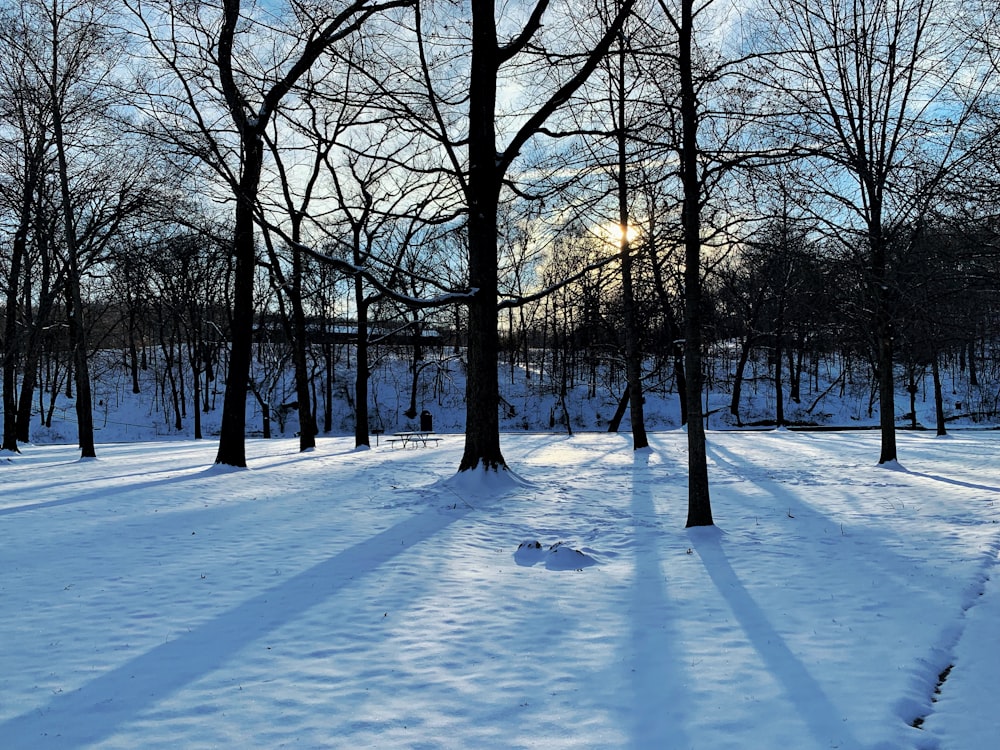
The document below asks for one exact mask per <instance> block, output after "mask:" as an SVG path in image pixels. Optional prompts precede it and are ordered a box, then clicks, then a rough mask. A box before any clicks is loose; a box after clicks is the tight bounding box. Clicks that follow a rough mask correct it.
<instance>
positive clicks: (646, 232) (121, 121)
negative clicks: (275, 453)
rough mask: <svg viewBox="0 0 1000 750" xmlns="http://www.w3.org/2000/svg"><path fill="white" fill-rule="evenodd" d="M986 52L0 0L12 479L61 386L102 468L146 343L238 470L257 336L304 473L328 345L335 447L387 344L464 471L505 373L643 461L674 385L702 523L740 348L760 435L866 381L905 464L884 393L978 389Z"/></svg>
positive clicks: (931, 9)
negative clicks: (104, 417)
mask: <svg viewBox="0 0 1000 750" xmlns="http://www.w3.org/2000/svg"><path fill="white" fill-rule="evenodd" d="M998 29H1000V20H998V16H997V11H996V7H995V4H994V3H990V2H986V0H974V1H973V2H968V1H965V2H959V1H958V0H930V1H928V0H833V2H830V1H829V0H825V1H824V2H817V1H816V0H791V1H788V0H759V1H758V2H754V3H747V4H743V6H741V7H739V8H735V7H731V4H723V3H716V2H712V1H711V0H709V2H707V3H699V4H696V3H694V2H693V0H598V1H597V2H593V1H592V0H588V2H581V0H561V1H559V2H557V1H556V0H538V1H537V2H536V3H534V4H529V5H525V6H516V7H514V6H510V5H497V4H495V3H494V2H492V1H491V0H467V2H460V3H439V2H433V3H427V2H422V1H421V0H381V1H379V0H342V1H341V2H337V3H329V2H322V3H319V2H313V1H312V0H284V2H273V3H254V2H240V0H217V1H216V2H201V3H191V2H186V1H181V0H142V2H139V1H138V0H121V1H120V2H111V0H24V2H13V1H12V0H0V60H2V62H3V65H0V77H2V80H0V160H2V163H0V226H2V239H0V241H2V246H3V255H2V256H0V257H2V265H0V279H2V281H3V290H4V295H3V300H2V310H3V329H2V346H3V399H4V401H3V408H4V436H3V448H5V449H8V450H17V449H18V442H23V441H25V440H27V438H28V431H29V429H30V428H29V425H30V419H31V415H32V410H33V406H32V404H33V403H34V402H35V401H36V400H37V398H36V394H37V393H40V392H46V393H49V394H52V393H55V392H56V391H58V390H60V389H63V390H65V389H67V388H68V389H71V390H72V392H73V393H74V397H75V401H76V410H77V420H78V422H79V425H80V445H81V451H82V454H83V455H84V456H92V455H95V446H94V444H93V424H92V413H93V404H92V394H91V383H92V379H93V378H92V373H91V372H90V368H91V364H92V362H93V354H94V352H95V351H97V350H99V349H107V348H108V346H119V347H121V348H122V351H123V352H124V356H123V363H124V365H123V366H125V367H127V368H128V369H129V370H130V371H131V372H132V373H133V377H134V373H136V372H138V369H139V368H141V365H142V363H141V358H142V356H143V355H144V354H146V355H147V356H148V353H149V352H150V350H151V349H150V347H156V351H157V352H158V356H159V357H161V358H162V360H163V362H165V363H166V367H165V369H164V370H163V372H164V373H165V377H167V378H168V379H169V378H174V379H176V386H172V385H171V384H170V383H169V382H167V383H166V384H165V387H164V392H165V393H167V392H169V393H171V394H176V399H177V405H176V407H175V409H174V411H175V413H176V414H180V413H181V412H182V405H181V402H182V401H184V400H185V399H182V398H181V396H182V388H186V387H188V386H186V385H184V384H185V383H188V382H189V383H190V387H191V388H192V389H193V390H194V392H193V393H191V394H187V393H184V394H183V395H185V396H188V398H189V399H193V402H194V403H199V404H201V407H202V410H203V409H204V408H215V404H214V403H211V402H210V400H209V399H208V396H207V394H208V393H209V389H210V388H211V390H212V391H213V392H214V391H216V390H217V388H216V387H215V386H214V385H212V384H213V383H215V382H216V379H219V378H223V379H224V380H225V388H224V391H223V403H222V405H221V409H222V429H221V435H220V441H219V452H218V457H217V460H218V461H219V462H221V463H225V464H231V465H235V466H243V465H245V453H244V446H243V440H244V434H245V432H246V424H245V419H246V403H247V400H248V398H251V397H256V398H257V399H258V400H259V401H262V402H265V401H266V399H264V398H263V396H262V394H261V393H260V392H259V389H258V386H257V381H256V380H255V378H256V377H257V376H256V375H255V373H254V368H256V367H259V365H260V362H261V361H262V358H261V357H260V356H255V351H254V347H255V346H258V347H259V346H261V342H262V341H263V340H264V339H274V338H275V337H276V336H277V332H279V331H280V335H281V338H282V340H283V346H287V356H288V359H289V362H290V365H291V369H292V371H293V372H294V379H295V398H294V401H293V402H292V403H294V404H295V408H296V409H297V411H298V420H299V424H300V426H301V430H300V446H301V448H302V449H303V450H307V449H309V448H311V447H312V446H313V445H314V444H315V435H316V434H317V433H318V432H319V431H320V430H321V429H323V427H324V426H325V422H326V421H327V420H325V419H323V418H322V417H323V415H321V414H320V413H318V409H317V403H319V399H318V394H317V387H318V386H317V383H318V382H320V381H319V380H318V378H320V375H319V373H320V372H321V371H324V370H328V369H329V368H328V367H327V365H328V364H329V363H328V362H326V359H327V358H328V357H329V356H332V355H331V354H329V353H327V352H326V351H324V347H326V348H330V347H332V346H333V344H332V343H330V341H329V339H328V338H327V339H324V338H323V336H324V335H326V334H328V333H329V332H330V330H333V328H332V327H335V326H342V325H344V324H345V323H347V324H349V325H350V326H352V327H353V329H354V332H353V336H354V345H355V347H356V355H355V356H356V358H357V364H358V367H357V378H356V381H355V382H354V383H353V388H352V393H351V399H352V400H353V403H354V407H355V415H356V419H355V423H356V428H355V440H356V443H357V444H358V445H359V446H362V445H366V444H367V443H368V439H369V438H368V433H369V427H370V421H371V420H370V414H369V401H370V398H369V393H368V381H369V370H370V366H371V358H372V357H373V356H374V355H373V351H372V349H371V347H372V346H373V345H377V344H378V343H379V342H380V341H384V340H387V337H392V336H397V337H398V336H402V335H406V336H411V337H412V339H411V343H415V344H416V346H412V347H410V356H412V370H413V372H414V373H416V372H418V371H419V369H420V367H421V362H422V361H423V352H422V347H423V340H424V335H425V333H426V332H427V331H430V330H435V331H438V332H444V333H447V335H448V336H449V337H450V338H451V342H450V345H451V346H452V347H457V351H458V352H459V353H460V355H461V357H462V358H463V361H464V366H465V367H466V370H467V374H468V377H467V392H466V406H467V419H466V445H465V452H464V455H463V457H462V461H461V464H460V467H459V468H460V470H472V469H479V470H485V471H486V472H487V473H488V474H489V473H492V472H502V471H503V470H504V469H505V467H506V464H505V461H504V459H503V455H502V452H501V449H500V441H499V421H498V413H499V409H500V408H502V407H503V404H502V399H501V398H500V377H501V376H502V373H503V371H504V368H505V367H508V368H517V367H518V366H519V365H521V366H524V367H525V368H526V370H527V372H531V373H534V374H537V377H539V378H541V377H547V378H551V379H552V382H553V383H555V384H556V387H557V388H558V389H559V390H560V391H561V392H563V393H565V390H566V389H567V388H569V387H570V386H572V385H573V384H574V383H575V382H576V380H577V379H578V378H590V379H591V380H594V381H595V386H594V387H597V386H596V378H597V372H598V370H599V369H600V370H601V371H602V372H605V373H609V374H608V375H607V377H608V378H609V382H608V386H609V387H615V388H616V390H618V391H619V396H620V406H619V409H618V413H617V414H616V415H615V418H614V419H613V420H612V424H613V425H614V424H617V423H618V422H620V420H621V419H623V417H624V415H625V414H626V413H628V415H629V419H630V424H631V431H632V435H633V445H634V447H635V448H636V449H642V448H644V447H646V445H647V442H646V438H645V424H644V417H643V411H642V409H643V393H644V391H645V390H646V389H648V388H651V387H668V386H665V385H664V384H666V383H670V386H669V387H671V388H673V389H674V390H676V392H677V393H678V394H679V395H680V399H681V404H682V409H681V411H682V415H683V417H684V419H685V420H686V421H687V423H688V426H689V429H688V439H689V449H690V465H689V467H690V471H691V474H690V482H689V504H690V513H689V518H688V522H689V524H690V525H700V524H706V523H711V522H712V519H711V509H710V502H709V489H708V476H707V469H706V461H705V438H704V418H705V413H704V412H705V407H704V403H703V398H702V396H703V394H704V392H705V388H706V380H705V379H706V377H708V378H715V377H716V376H717V372H716V370H717V368H716V367H715V366H714V365H717V364H718V363H719V362H720V361H724V360H726V365H727V366H726V372H725V379H726V380H727V381H728V382H729V383H730V384H731V387H730V391H731V395H732V399H731V404H730V409H729V411H730V414H731V417H732V419H733V421H734V422H735V423H737V424H739V423H741V422H742V421H743V411H742V408H743V407H742V400H741V392H742V389H743V382H744V379H745V377H746V370H747V367H748V363H749V362H751V361H752V359H753V357H754V356H755V355H757V354H759V353H760V352H762V351H763V352H766V353H767V356H768V361H769V362H770V365H769V375H768V377H769V378H770V380H771V382H772V388H773V391H774V397H775V404H776V409H775V414H774V422H775V423H777V424H782V423H783V422H785V421H787V419H786V416H785V413H784V412H785V400H786V399H787V400H789V401H791V402H795V401H796V400H797V399H801V391H802V381H803V378H808V377H809V376H810V369H809V368H810V367H812V368H813V375H812V376H813V378H814V380H815V379H817V376H816V375H815V368H816V366H817V363H818V362H820V361H821V360H822V359H823V358H824V357H837V358H840V359H841V360H842V361H844V362H850V363H852V366H851V367H850V368H848V369H849V371H851V372H857V371H858V368H857V367H856V366H855V364H854V363H864V367H863V368H861V369H862V370H864V371H866V372H867V377H869V378H870V380H871V384H872V388H871V390H872V399H871V404H872V409H873V410H876V409H877V412H878V415H879V418H880V420H881V435H882V446H881V455H880V457H879V460H880V462H890V461H893V460H895V459H896V447H895V437H894V435H895V429H896V426H897V421H898V420H897V415H896V413H895V409H894V406H893V398H894V392H895V389H896V388H897V386H898V384H899V382H900V380H901V379H902V381H903V382H904V383H905V384H906V385H907V386H908V387H910V389H911V390H912V387H913V385H914V383H915V382H916V380H917V379H918V377H919V376H920V374H921V373H922V372H923V371H924V370H925V369H926V370H929V371H930V372H931V376H932V378H934V379H935V382H937V383H940V371H939V370H940V367H941V366H942V363H943V362H945V361H946V360H947V361H951V360H953V359H954V358H955V357H959V358H961V360H962V362H963V364H964V366H965V367H966V368H967V369H968V373H969V377H970V378H975V377H978V375H979V370H980V369H983V366H984V364H986V363H991V362H992V351H993V343H994V327H993V325H992V324H993V315H994V308H995V303H996V299H995V298H996V289H995V284H994V280H995V279H996V270H997V269H996V234H997V230H998V220H997V215H998V212H997V201H996V196H997V194H998V193H997V187H998V185H997V177H996V175H997V174H998V170H997V162H998V154H1000V149H998V133H1000V127H998V125H1000V116H998V115H1000V107H998V99H997V93H998V91H997V86H996V81H997V79H998V76H997V74H998V72H1000V32H998ZM114 342H116V343H114ZM257 354H258V355H259V354H261V352H257ZM705 356H711V357H712V358H713V360H712V364H713V366H712V367H707V366H706V365H705V362H704V361H703V358H704V357H705ZM275 366H277V364H276V365H275ZM619 378H620V379H621V380H620V382H619V381H618V379H619ZM328 380H329V378H328ZM807 382H809V381H808V380H807ZM137 384H138V379H137V378H136V379H135V381H134V385H137ZM322 387H328V386H322ZM936 392H937V393H938V395H939V397H940V395H941V387H940V385H939V386H938V387H937V388H936ZM171 399H174V395H172V396H171ZM328 401H329V399H327V402H328ZM414 408H415V407H414ZM197 411H198V410H196V412H197ZM321 423H322V424H321ZM943 423H944V416H943V415H942V416H941V418H940V420H939V428H941V429H943Z"/></svg>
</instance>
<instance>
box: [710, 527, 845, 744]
mask: <svg viewBox="0 0 1000 750" xmlns="http://www.w3.org/2000/svg"><path fill="white" fill-rule="evenodd" d="M690 536H691V545H692V547H693V548H694V550H695V551H696V552H697V553H698V556H699V557H700V558H701V561H702V563H703V564H704V565H705V570H706V571H707V572H708V575H709V577H710V578H711V579H712V583H714V584H715V587H716V588H717V589H718V591H719V593H720V594H721V595H722V598H723V599H724V600H725V601H726V603H727V604H728V605H729V608H730V610H732V612H733V615H734V617H735V618H736V620H737V622H738V623H739V624H740V627H741V628H742V629H743V632H744V633H745V634H746V637H747V639H748V640H749V641H750V644H751V645H752V646H753V648H754V650H756V651H757V653H758V654H759V655H760V657H761V659H763V661H764V664H765V665H766V666H767V668H768V670H769V671H770V673H771V674H772V675H773V676H774V678H775V679H776V680H777V681H778V682H779V683H780V684H781V686H782V687H783V688H784V690H785V693H786V694H787V695H788V698H789V700H790V701H791V703H792V705H793V706H794V707H795V711H796V714H797V715H798V716H799V717H800V718H801V719H802V721H803V722H805V724H806V726H807V727H808V728H809V731H810V732H811V733H812V735H813V737H815V738H816V742H817V744H816V747H842V748H843V747H846V748H859V747H861V743H860V742H859V741H858V739H857V737H855V736H854V735H853V733H852V732H851V729H850V725H849V724H848V722H847V721H846V720H845V719H846V718H847V717H845V716H844V715H843V714H842V713H841V712H840V710H839V709H838V708H837V707H836V706H835V705H834V704H833V702H832V701H831V700H830V698H829V697H828V696H827V694H826V693H825V692H824V691H823V688H822V687H821V686H820V685H819V683H818V682H816V680H815V678H814V677H813V676H812V674H810V672H809V670H808V669H806V667H805V665H804V664H803V663H802V662H801V661H800V660H799V659H798V658H797V657H796V656H795V654H793V653H792V651H791V649H789V648H788V645H787V644H786V643H785V641H784V639H783V638H782V637H781V635H780V634H779V633H778V631H776V630H775V629H774V626H773V625H771V623H770V621H769V620H768V619H767V614H766V613H765V612H764V610H762V609H761V608H760V606H759V605H758V604H757V602H756V601H755V600H754V598H753V597H752V596H750V594H749V592H748V591H747V590H746V588H745V587H744V586H743V583H742V582H741V581H740V578H739V576H738V575H736V571H735V570H733V566H732V565H731V564H730V563H729V558H728V557H726V552H725V550H724V549H723V546H722V541H721V538H720V537H721V532H720V531H719V530H718V529H715V528H712V529H696V530H692V532H691V534H690Z"/></svg>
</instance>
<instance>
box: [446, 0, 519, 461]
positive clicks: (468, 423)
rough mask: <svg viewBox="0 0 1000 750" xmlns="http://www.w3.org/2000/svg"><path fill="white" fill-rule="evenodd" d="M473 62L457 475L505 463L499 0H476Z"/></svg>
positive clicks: (470, 92)
mask: <svg viewBox="0 0 1000 750" xmlns="http://www.w3.org/2000/svg"><path fill="white" fill-rule="evenodd" d="M471 54H472V59H471V69H470V81H469V83H470V87H469V136H468V141H469V144H468V151H469V175H468V183H467V185H466V198H467V201H468V206H469V217H468V221H469V224H468V232H469V247H468V255H469V286H470V287H471V288H472V289H473V290H474V292H473V294H472V297H471V299H470V300H469V303H468V314H469V342H468V347H467V352H468V376H467V379H466V390H465V405H466V420H465V451H464V453H463V454H462V461H461V463H460V464H459V467H458V470H459V471H460V472H462V471H469V470H471V469H475V468H477V467H481V468H482V469H484V470H492V471H496V470H498V469H505V468H506V467H507V463H506V461H505V460H504V457H503V454H502V453H501V452H500V417H499V412H498V410H499V407H500V383H499V374H498V366H499V348H500V342H499V334H498V331H497V298H498V293H497V204H498V202H499V196H500V183H501V178H502V176H503V175H502V174H500V171H499V169H498V167H497V147H496V123H495V117H496V114H495V113H496V87H497V72H498V69H499V51H498V49H497V38H496V19H495V17H494V7H493V0H472V53H471Z"/></svg>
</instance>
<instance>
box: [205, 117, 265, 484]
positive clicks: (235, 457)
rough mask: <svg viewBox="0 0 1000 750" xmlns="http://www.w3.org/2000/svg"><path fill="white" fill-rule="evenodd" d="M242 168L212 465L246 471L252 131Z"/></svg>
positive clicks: (256, 175)
mask: <svg viewBox="0 0 1000 750" xmlns="http://www.w3.org/2000/svg"><path fill="white" fill-rule="evenodd" d="M241 142H242V147H243V169H242V173H241V175H240V183H239V189H238V191H237V196H236V215H235V220H234V227H233V255H234V256H235V258H236V267H235V270H234V274H233V306H232V322H231V324H230V331H229V336H230V351H229V371H228V373H227V376H226V395H225V397H224V398H223V401H222V423H221V425H220V428H219V450H218V453H217V454H216V457H215V462H216V463H217V464H226V465H228V466H239V467H245V466H246V465H247V461H246V446H245V445H244V440H245V437H246V418H247V416H246V411H247V406H246V403H247V391H248V389H249V383H250V364H251V361H252V359H253V322H254V311H253V279H254V268H255V266H256V261H257V247H256V243H255V241H254V217H253V211H254V204H255V203H256V201H257V190H258V187H259V184H260V172H261V166H262V163H263V157H264V150H263V144H262V142H261V140H260V138H259V136H258V135H257V133H256V132H255V131H247V132H245V133H244V134H243V136H242V138H241Z"/></svg>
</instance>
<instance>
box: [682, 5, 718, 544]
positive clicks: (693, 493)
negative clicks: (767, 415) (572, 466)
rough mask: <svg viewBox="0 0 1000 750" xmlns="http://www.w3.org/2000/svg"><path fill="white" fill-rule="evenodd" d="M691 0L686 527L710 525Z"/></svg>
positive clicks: (686, 77) (687, 36)
mask: <svg viewBox="0 0 1000 750" xmlns="http://www.w3.org/2000/svg"><path fill="white" fill-rule="evenodd" d="M693 24H694V8H693V0H681V18H680V28H679V29H678V32H679V33H678V49H679V57H678V65H679V72H680V88H681V123H682V128H683V131H682V135H681V137H682V145H681V154H680V162H681V182H682V183H683V190H684V207H683V212H682V223H683V225H684V226H683V230H684V265H685V267H684V338H685V342H684V372H685V375H686V376H687V399H686V401H687V413H688V424H687V437H688V440H687V442H688V515H687V524H686V525H687V526H688V527H691V526H711V525H713V524H714V520H713V518H712V503H711V496H710V493H709V485H708V454H707V447H706V444H705V422H704V416H703V414H702V406H701V396H702V388H703V385H702V383H703V378H702V365H701V347H702V331H701V327H702V323H701V304H702V302H701V297H702V294H701V176H700V174H699V169H698V167H699V165H698V96H697V92H696V90H695V85H694V70H693V67H692V66H693V60H692V52H693V38H692V37H693Z"/></svg>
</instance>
